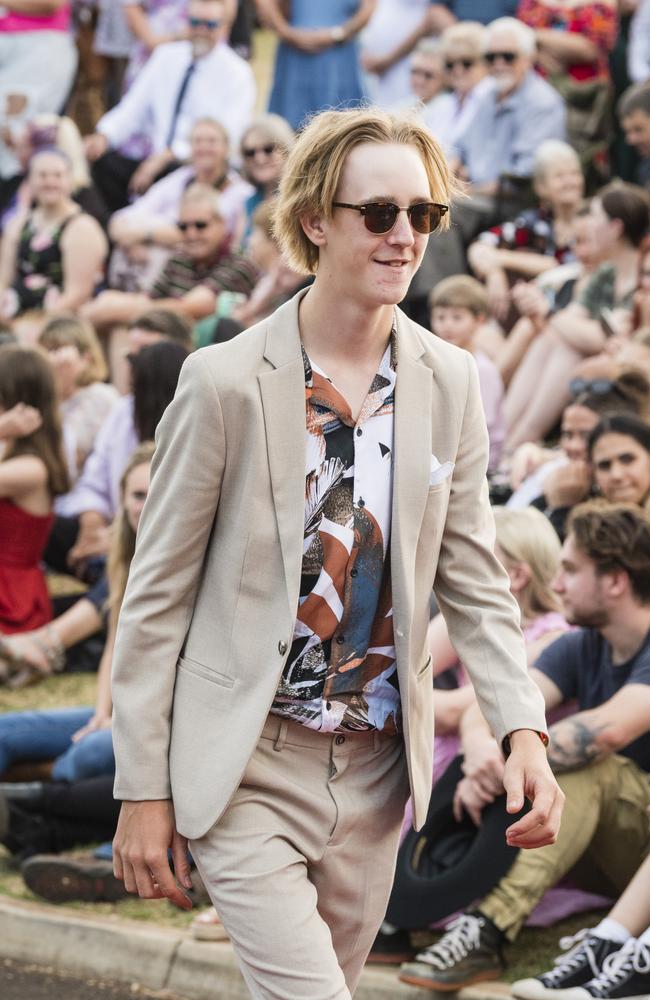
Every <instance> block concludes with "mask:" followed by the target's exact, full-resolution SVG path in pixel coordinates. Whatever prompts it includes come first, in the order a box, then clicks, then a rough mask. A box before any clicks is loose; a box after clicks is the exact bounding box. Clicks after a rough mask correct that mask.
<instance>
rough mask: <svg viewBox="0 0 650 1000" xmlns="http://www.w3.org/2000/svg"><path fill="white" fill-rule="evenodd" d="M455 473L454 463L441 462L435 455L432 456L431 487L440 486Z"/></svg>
mask: <svg viewBox="0 0 650 1000" xmlns="http://www.w3.org/2000/svg"><path fill="white" fill-rule="evenodd" d="M453 471H454V463H453V462H442V463H441V462H439V461H438V459H437V458H436V456H435V455H432V456H431V470H430V472H429V486H438V484H439V483H442V482H444V481H445V479H447V477H448V476H450V475H451V474H452V472H453Z"/></svg>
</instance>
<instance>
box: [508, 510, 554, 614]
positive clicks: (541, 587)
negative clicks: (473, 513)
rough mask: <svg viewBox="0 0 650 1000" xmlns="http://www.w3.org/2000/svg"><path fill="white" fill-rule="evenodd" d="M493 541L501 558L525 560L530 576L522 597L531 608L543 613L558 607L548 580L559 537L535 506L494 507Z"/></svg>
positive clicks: (522, 561)
mask: <svg viewBox="0 0 650 1000" xmlns="http://www.w3.org/2000/svg"><path fill="white" fill-rule="evenodd" d="M494 523H495V525H496V537H497V544H498V546H499V548H500V549H501V552H502V554H503V557H504V559H505V560H506V561H507V562H510V563H525V564H526V566H528V568H529V570H530V580H529V582H528V584H527V586H526V590H525V595H524V596H525V600H526V601H527V603H528V606H529V608H530V610H531V611H536V612H538V613H542V614H545V613H546V612H548V611H559V610H560V602H559V599H558V597H557V595H556V594H555V593H554V592H553V590H552V589H551V581H552V580H553V577H554V576H555V574H556V572H557V568H558V565H559V562H560V549H561V546H560V540H559V538H558V537H557V535H556V534H555V531H554V529H553V527H552V525H551V522H550V521H549V520H548V519H547V518H546V517H544V515H543V514H542V512H541V511H539V510H537V508H536V507H526V508H525V509H524V510H509V509H508V508H506V507H495V508H494Z"/></svg>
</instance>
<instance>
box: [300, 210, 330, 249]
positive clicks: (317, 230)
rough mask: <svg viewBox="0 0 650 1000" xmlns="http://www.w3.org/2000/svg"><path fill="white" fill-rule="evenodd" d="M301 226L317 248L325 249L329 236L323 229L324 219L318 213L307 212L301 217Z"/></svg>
mask: <svg viewBox="0 0 650 1000" xmlns="http://www.w3.org/2000/svg"><path fill="white" fill-rule="evenodd" d="M300 225H301V226H302V230H303V232H304V234H305V236H306V237H307V238H308V239H309V240H311V242H312V243H313V244H314V245H315V246H317V247H323V246H325V244H326V243H327V236H326V234H325V230H324V227H323V217H322V215H319V214H318V212H307V213H306V214H305V215H301V216H300Z"/></svg>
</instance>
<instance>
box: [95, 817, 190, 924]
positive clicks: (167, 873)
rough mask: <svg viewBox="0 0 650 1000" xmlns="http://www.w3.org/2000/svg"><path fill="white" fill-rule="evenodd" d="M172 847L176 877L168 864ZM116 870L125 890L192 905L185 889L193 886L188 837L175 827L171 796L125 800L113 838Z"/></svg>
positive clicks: (184, 905) (183, 904)
mask: <svg viewBox="0 0 650 1000" xmlns="http://www.w3.org/2000/svg"><path fill="white" fill-rule="evenodd" d="M170 847H171V851H172V858H173V861H174V873H175V875H176V878H174V873H172V870H171V868H170V866H169V859H168V850H169V848H170ZM113 871H114V873H115V878H119V879H120V881H122V882H124V888H125V889H126V891H127V892H133V893H137V895H138V896H140V898H141V899H168V900H169V901H170V903H173V904H174V905H175V906H178V907H180V908H181V909H182V910H191V909H192V901H191V899H190V898H189V897H188V896H187V895H186V894H185V893H184V892H183V889H191V888H192V879H191V878H190V866H189V862H188V860H187V840H186V838H185V837H181V835H180V834H179V833H178V832H177V830H176V824H175V820H174V808H173V806H172V803H171V801H170V800H169V799H153V800H150V801H145V802H123V803H122V808H121V810H120V818H119V820H118V823H117V831H116V833H115V839H114V840H113ZM181 886H182V888H181Z"/></svg>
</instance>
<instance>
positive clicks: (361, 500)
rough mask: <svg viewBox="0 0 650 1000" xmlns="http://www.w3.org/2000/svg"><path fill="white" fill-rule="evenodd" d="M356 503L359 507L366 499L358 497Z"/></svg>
mask: <svg viewBox="0 0 650 1000" xmlns="http://www.w3.org/2000/svg"><path fill="white" fill-rule="evenodd" d="M357 504H358V506H359V507H365V506H366V501H365V500H364V499H363V497H359V499H358V500H357Z"/></svg>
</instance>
